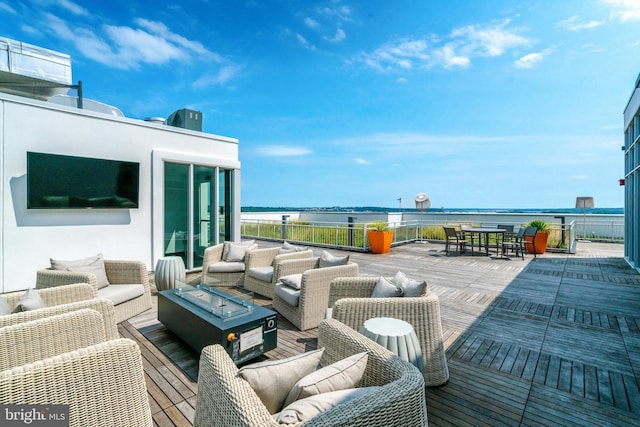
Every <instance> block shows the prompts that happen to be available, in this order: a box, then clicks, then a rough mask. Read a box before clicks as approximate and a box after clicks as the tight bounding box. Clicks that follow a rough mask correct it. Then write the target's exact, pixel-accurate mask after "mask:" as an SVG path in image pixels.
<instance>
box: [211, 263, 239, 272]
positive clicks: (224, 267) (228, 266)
mask: <svg viewBox="0 0 640 427" xmlns="http://www.w3.org/2000/svg"><path fill="white" fill-rule="evenodd" d="M207 271H208V272H209V273H242V272H243V271H244V262H226V261H220V262H216V263H215V264H211V265H209V267H207Z"/></svg>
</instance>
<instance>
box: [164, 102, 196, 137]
mask: <svg viewBox="0 0 640 427" xmlns="http://www.w3.org/2000/svg"><path fill="white" fill-rule="evenodd" d="M167 125H169V126H175V127H178V128H184V129H191V130H197V131H199V132H202V113H201V112H200V111H195V110H189V109H187V108H183V109H182V110H177V111H174V112H173V113H171V115H170V116H169V117H168V118H167Z"/></svg>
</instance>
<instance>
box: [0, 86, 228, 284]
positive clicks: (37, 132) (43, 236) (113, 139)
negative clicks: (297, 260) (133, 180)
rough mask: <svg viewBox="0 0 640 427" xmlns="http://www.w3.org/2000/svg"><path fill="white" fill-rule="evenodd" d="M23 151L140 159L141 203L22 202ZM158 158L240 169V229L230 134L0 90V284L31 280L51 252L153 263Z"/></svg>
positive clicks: (158, 214)
mask: <svg viewBox="0 0 640 427" xmlns="http://www.w3.org/2000/svg"><path fill="white" fill-rule="evenodd" d="M27 151H37V152H45V153H53V154H64V155H71V156H83V157H94V158H104V159H115V160H126V161H135V162H139V163H140V199H139V208H138V209H109V210H92V209H83V210H33V209H30V210H27V208H26V194H27V188H26V186H27V184H26V182H27V181H26V158H27V157H26V153H27ZM154 153H156V154H155V155H154ZM154 157H155V159H156V163H155V164H154V162H153V159H154ZM161 158H162V159H175V160H180V159H182V160H184V161H189V160H192V161H197V162H199V163H201V164H204V165H211V166H224V167H226V168H232V169H238V172H237V173H236V175H237V176H238V182H236V191H235V196H236V197H237V199H236V201H235V203H234V206H236V207H237V208H236V209H237V212H234V217H235V218H237V219H238V220H237V221H236V224H235V226H234V228H235V229H236V230H237V231H236V233H234V234H235V235H238V236H239V218H240V193H239V187H240V182H239V168H240V163H239V161H238V141H237V140H236V139H233V138H226V137H221V136H216V135H211V134H205V133H201V132H194V131H189V130H185V129H179V128H172V127H169V126H163V125H159V124H155V123H149V122H144V121H141V120H135V119H128V118H121V117H113V116H108V115H105V114H101V113H94V112H90V111H86V110H77V109H75V108H71V107H63V106H58V105H53V104H48V103H45V102H40V101H35V100H31V99H28V98H22V97H17V96H16V97H14V96H11V95H6V94H0V159H1V161H0V171H1V176H2V182H1V184H0V185H1V187H0V189H1V190H2V198H1V201H0V203H1V206H0V208H1V209H0V215H1V218H0V223H1V224H2V229H0V245H1V246H0V279H1V281H0V291H2V292H7V291H11V290H19V289H25V288H27V287H29V286H34V284H35V277H36V271H37V270H38V269H40V268H44V267H47V266H48V265H49V258H58V259H75V258H83V257H87V256H90V255H95V254H96V253H98V252H102V253H103V254H104V257H105V258H106V259H132V260H140V261H143V262H145V263H146V264H147V268H148V270H153V266H154V265H155V261H156V260H157V259H158V258H159V257H160V256H162V255H163V254H162V253H161V252H162V239H161V238H162V233H163V224H162V207H163V201H162V196H163V192H162V188H163V187H162V183H163V168H162V167H161V166H162V163H161V162H160V163H158V162H157V160H158V159H161ZM158 169H160V170H158ZM154 209H155V212H154ZM154 213H155V216H154Z"/></svg>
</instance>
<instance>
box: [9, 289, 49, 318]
mask: <svg viewBox="0 0 640 427" xmlns="http://www.w3.org/2000/svg"><path fill="white" fill-rule="evenodd" d="M39 308H45V303H44V301H43V300H42V297H40V294H38V292H37V291H36V290H35V289H33V288H29V289H27V291H26V292H25V293H24V294H22V296H21V297H20V299H19V300H18V303H17V304H16V306H15V307H13V311H12V313H21V312H23V311H31V310H38V309H39Z"/></svg>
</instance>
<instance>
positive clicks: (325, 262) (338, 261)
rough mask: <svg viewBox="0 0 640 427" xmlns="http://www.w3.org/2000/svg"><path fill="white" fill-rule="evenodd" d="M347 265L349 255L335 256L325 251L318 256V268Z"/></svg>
mask: <svg viewBox="0 0 640 427" xmlns="http://www.w3.org/2000/svg"><path fill="white" fill-rule="evenodd" d="M347 264H349V255H347V256H335V255H331V254H330V253H329V252H327V251H322V254H321V255H320V261H319V265H320V267H335V266H336V265H347Z"/></svg>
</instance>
